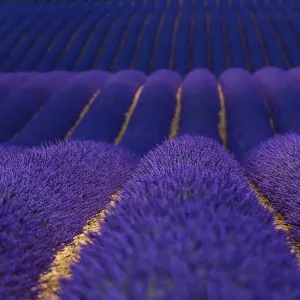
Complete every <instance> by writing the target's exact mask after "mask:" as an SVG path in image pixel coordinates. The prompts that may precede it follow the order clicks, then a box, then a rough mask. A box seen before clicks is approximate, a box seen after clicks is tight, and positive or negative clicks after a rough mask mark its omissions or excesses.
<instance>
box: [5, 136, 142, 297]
mask: <svg viewBox="0 0 300 300" xmlns="http://www.w3.org/2000/svg"><path fill="white" fill-rule="evenodd" d="M0 156H1V161H0V245H1V247H0V257H1V259H0V274H1V281H0V298H1V299H8V300H9V299H36V297H37V294H38V293H39V292H40V290H39V289H38V288H39V287H40V282H39V279H40V277H41V275H42V274H43V273H44V272H47V271H48V270H49V268H50V265H51V263H52V261H53V260H54V257H55V254H56V252H57V251H59V250H62V248H63V247H64V246H65V245H66V244H69V243H70V242H71V241H72V239H73V238H74V237H75V236H76V235H78V234H80V233H81V232H82V230H83V228H84V226H85V225H86V223H87V221H88V220H89V219H90V218H92V217H94V216H95V215H96V214H98V213H99V212H101V211H102V210H104V209H105V207H106V205H107V204H108V203H109V201H110V197H111V195H112V194H114V193H115V192H116V191H117V190H119V189H122V187H123V186H124V184H125V182H126V181H127V180H128V179H129V177H130V174H131V173H132V171H133V169H134V167H135V165H136V163H137V159H136V158H135V157H134V156H133V155H131V154H130V153H129V152H128V151H125V150H122V149H121V148H115V147H114V146H112V145H109V144H105V143H100V142H94V141H82V142H81V141H67V142H63V143H56V144H51V145H46V146H43V147H41V146H40V147H34V148H31V149H21V148H19V147H1V148H0Z"/></svg>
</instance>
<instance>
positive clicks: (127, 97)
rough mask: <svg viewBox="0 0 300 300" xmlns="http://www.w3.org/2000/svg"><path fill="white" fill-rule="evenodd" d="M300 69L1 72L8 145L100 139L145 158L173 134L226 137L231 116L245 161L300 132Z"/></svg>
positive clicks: (2, 135) (232, 145)
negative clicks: (268, 143)
mask: <svg viewBox="0 0 300 300" xmlns="http://www.w3.org/2000/svg"><path fill="white" fill-rule="evenodd" d="M299 74H300V73H299V69H297V68H295V69H291V70H290V71H288V72H287V71H284V70H282V69H278V68H276V67H268V68H263V69H261V70H259V71H257V72H255V73H254V74H253V75H251V74H250V73H249V72H248V71H246V70H244V69H236V68H233V69H230V70H228V71H226V72H224V73H223V74H222V75H221V76H220V77H219V78H216V77H215V76H214V75H213V74H212V73H211V72H209V71H208V70H205V69H195V70H193V71H191V72H190V73H189V74H188V75H187V76H185V77H184V78H182V77H181V76H180V75H179V74H178V73H176V72H174V71H171V70H160V71H157V72H154V73H152V74H151V75H150V76H146V75H145V74H144V73H142V72H140V71H137V70H123V71H120V72H117V73H109V72H104V71H99V70H91V71H87V72H80V73H73V72H63V71H55V72H49V73H16V74H7V73H1V74H0V124H1V129H0V142H2V143H8V144H14V145H24V146H34V145H40V144H41V143H44V142H50V141H54V140H56V139H59V140H64V139H66V138H68V139H69V138H70V139H93V140H99V141H105V142H109V143H114V142H117V143H118V144H120V145H122V146H124V147H127V148H129V149H130V150H132V151H133V152H136V153H138V154H141V155H143V154H145V153H147V151H149V150H151V149H152V148H153V147H154V146H155V145H157V144H160V143H161V142H162V141H163V140H164V139H165V138H166V137H169V136H172V137H174V136H176V135H183V134H199V135H203V136H207V137H210V138H213V139H215V140H218V141H220V142H221V135H220V130H219V129H220V124H221V122H222V121H223V123H224V124H223V125H224V127H225V128H224V129H225V136H224V137H223V139H225V140H226V144H227V146H228V148H229V150H230V151H231V152H233V153H234V154H235V155H236V157H237V158H238V159H239V160H241V159H242V158H243V157H244V156H245V154H246V153H247V152H248V151H250V150H251V149H253V148H254V147H256V146H257V145H259V144H260V143H261V142H262V141H265V140H267V139H268V138H270V137H272V136H273V135H274V134H276V133H279V134H283V133H288V132H298V131H299V130H300V122H299V118H298V116H299V114H300V104H299V103H300V102H299V101H298V98H299V96H300V89H299V84H298V81H299V76H300V75H299ZM222 99H223V101H224V108H223V106H222ZM298 102H299V103H298ZM221 110H223V112H224V119H223V120H221V118H220V112H221ZM176 115H177V119H176ZM174 122H175V125H176V124H177V125H176V126H173V124H174Z"/></svg>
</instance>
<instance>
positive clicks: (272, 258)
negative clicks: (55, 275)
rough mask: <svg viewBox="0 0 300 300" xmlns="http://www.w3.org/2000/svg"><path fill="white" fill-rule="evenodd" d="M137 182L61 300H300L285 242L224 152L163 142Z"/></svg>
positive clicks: (187, 139) (299, 274)
mask: <svg viewBox="0 0 300 300" xmlns="http://www.w3.org/2000/svg"><path fill="white" fill-rule="evenodd" d="M134 174H135V175H134V177H133V179H132V180H130V181H129V182H128V183H127V184H126V187H125V190H123V192H122V193H121V200H120V201H118V202H117V205H116V207H115V208H114V209H113V211H111V213H110V214H109V215H108V216H107V217H106V220H105V222H104V223H103V224H102V226H101V234H93V235H92V236H91V238H92V240H93V244H92V245H88V246H86V247H84V249H83V250H82V252H81V259H80V261H79V263H78V264H76V265H74V266H73V267H72V275H73V277H72V279H71V280H63V281H62V292H61V293H60V299H62V300H71V299H72V300H76V299H112V300H117V299H118V300H120V299H124V300H125V299H149V298H152V299H211V300H212V299H245V300H251V299H258V300H265V299H277V300H279V299H282V300H285V299H291V300H296V299H299V297H300V289H299V280H300V270H299V269H298V268H297V262H296V259H295V257H294V256H293V255H292V254H291V253H290V251H289V248H288V247H287V245H286V243H285V234H284V233H283V232H282V231H276V230H275V229H274V226H273V217H272V215H271V214H270V213H269V212H268V211H267V210H266V209H264V208H263V207H262V206H261V205H260V204H259V202H258V199H257V198H256V196H255V195H254V194H253V193H252V192H251V191H250V188H249V186H248V185H247V183H246V181H245V177H244V172H243V170H242V169H241V168H240V167H239V165H238V164H237V162H236V161H235V160H234V159H233V157H232V156H231V155H230V154H229V153H227V152H226V151H225V150H224V149H223V148H222V147H221V145H219V144H218V143H217V142H215V141H213V140H211V139H208V138H205V137H192V136H184V137H180V138H178V139H176V140H174V141H166V142H165V143H164V144H163V145H161V146H159V147H157V148H156V149H154V150H153V151H151V152H150V153H149V154H147V155H146V156H145V157H144V158H143V159H142V160H141V162H140V164H139V166H138V168H137V169H136V171H135V172H134Z"/></svg>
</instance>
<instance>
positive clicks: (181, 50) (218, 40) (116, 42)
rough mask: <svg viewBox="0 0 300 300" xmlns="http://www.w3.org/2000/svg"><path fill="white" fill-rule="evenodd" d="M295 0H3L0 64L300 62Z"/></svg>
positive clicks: (180, 66) (79, 67)
mask: <svg viewBox="0 0 300 300" xmlns="http://www.w3.org/2000/svg"><path fill="white" fill-rule="evenodd" d="M15 1H16V3H18V2H19V3H20V2H21V1H19V0H15ZM30 1H31V2H33V0H30ZM292 1H293V0H284V1H279V0H269V1H266V0H257V1H256V0H245V1H241V0H231V1H229V0H226V1H224V0H222V1H217V0H202V1H198V0H197V1H193V0H184V1H180V0H176V1H175V0H172V1H171V0H135V1H133V0H131V1H129V0H123V1H119V0H110V1H109V2H108V1H107V3H105V2H106V1H104V0H100V1H99V2H96V1H91V0H88V1H82V0H79V1H77V0H76V1H74V2H72V1H69V0H68V1H65V0H63V1H56V2H57V4H55V3H54V1H53V0H50V1H46V0H44V1H37V2H38V4H35V5H25V4H24V5H22V4H15V5H11V4H9V3H6V4H5V3H4V4H0V20H1V27H0V40H1V41H2V42H1V45H0V71H1V72H15V71H41V72H45V71H53V70H64V71H86V70H90V69H94V68H97V69H101V70H106V71H118V70H124V69H129V68H134V69H138V70H140V71H142V72H145V73H146V74H150V73H152V72H153V71H155V70H159V69H165V68H169V69H173V70H176V71H177V72H179V73H180V74H181V75H186V74H187V73H188V72H189V71H191V70H192V69H194V68H200V67H202V68H207V69H209V70H211V71H212V72H213V73H214V74H216V75H217V76H219V75H220V74H221V73H222V72H223V71H225V70H227V69H228V68H232V67H240V68H245V69H248V70H249V71H251V72H252V71H256V70H258V69H260V68H262V67H264V66H266V65H274V66H277V67H280V68H283V69H288V68H290V67H295V66H299V65H300V57H299V55H298V53H299V52H300V44H299V35H300V22H299V18H298V14H299V11H300V6H299V4H298V3H296V2H297V1H296V0H295V1H294V2H295V3H294V4H292ZM9 2H10V0H9ZM34 2H36V1H34ZM48 2H50V3H52V4H49V3H48ZM58 2H61V3H60V4H58ZM82 2H87V3H86V4H85V5H81V3H82ZM267 2H268V3H267ZM281 2H284V3H281Z"/></svg>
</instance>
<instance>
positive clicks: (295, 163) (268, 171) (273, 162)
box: [244, 133, 300, 246]
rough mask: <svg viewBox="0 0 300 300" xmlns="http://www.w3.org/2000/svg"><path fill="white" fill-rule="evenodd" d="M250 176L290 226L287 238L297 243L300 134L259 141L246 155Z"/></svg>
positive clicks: (299, 232) (299, 208) (299, 240)
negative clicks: (258, 144) (259, 143)
mask: <svg viewBox="0 0 300 300" xmlns="http://www.w3.org/2000/svg"><path fill="white" fill-rule="evenodd" d="M244 164H245V167H246V169H247V172H248V174H249V177H250V179H251V180H252V181H253V183H254V184H255V185H256V186H257V187H258V189H259V190H260V192H261V193H262V194H263V195H265V196H266V197H267V199H268V200H269V201H270V202H271V205H272V207H273V208H274V210H275V212H276V213H280V214H281V215H282V216H283V217H284V219H285V221H286V223H287V224H289V225H290V231H289V237H290V238H291V242H292V243H293V244H294V245H295V246H297V245H299V243H300V205H299V204H300V173H299V170H300V136H299V134H296V133H293V134H286V135H282V136H277V137H275V138H272V139H270V140H268V141H266V142H265V143H263V144H261V145H260V146H259V147H257V148H256V149H255V150H253V151H252V152H251V153H249V155H248V157H247V158H246V160H245V162H244Z"/></svg>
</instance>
